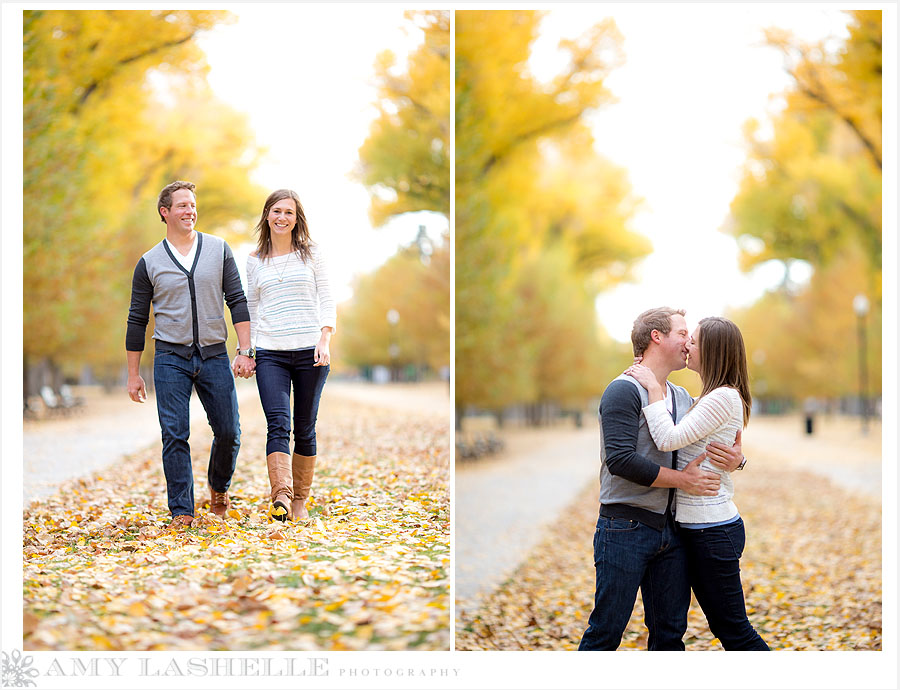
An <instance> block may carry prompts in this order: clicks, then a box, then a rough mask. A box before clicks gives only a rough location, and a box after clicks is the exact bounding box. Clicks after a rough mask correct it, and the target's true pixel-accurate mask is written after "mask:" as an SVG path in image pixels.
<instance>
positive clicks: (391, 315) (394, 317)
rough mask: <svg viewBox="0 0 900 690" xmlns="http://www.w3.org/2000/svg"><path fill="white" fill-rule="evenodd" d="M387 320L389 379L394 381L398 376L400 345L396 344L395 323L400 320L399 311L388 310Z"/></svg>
mask: <svg viewBox="0 0 900 690" xmlns="http://www.w3.org/2000/svg"><path fill="white" fill-rule="evenodd" d="M387 320H388V323H389V324H390V328H391V344H390V347H389V348H388V354H390V356H391V381H396V380H397V379H398V378H399V376H398V372H397V357H398V356H399V355H400V346H399V345H397V323H398V322H399V321H400V312H398V311H397V310H396V309H390V310H388V313H387Z"/></svg>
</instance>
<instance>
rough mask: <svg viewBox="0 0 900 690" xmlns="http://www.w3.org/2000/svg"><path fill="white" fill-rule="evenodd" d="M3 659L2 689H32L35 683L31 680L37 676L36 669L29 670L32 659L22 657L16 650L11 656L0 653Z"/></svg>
mask: <svg viewBox="0 0 900 690" xmlns="http://www.w3.org/2000/svg"><path fill="white" fill-rule="evenodd" d="M0 654H2V659H3V682H2V683H0V685H2V686H3V687H4V688H29V687H34V686H35V682H34V681H33V680H31V679H32V678H34V677H35V676H37V675H39V674H38V670H37V669H36V668H31V661H32V657H30V656H26V657H23V656H22V653H21V652H20V651H19V650H18V649H14V650H13V651H12V656H9V655H7V653H6V652H0Z"/></svg>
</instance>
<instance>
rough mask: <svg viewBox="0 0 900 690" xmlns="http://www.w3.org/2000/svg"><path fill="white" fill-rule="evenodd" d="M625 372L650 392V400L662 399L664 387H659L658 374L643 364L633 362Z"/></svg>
mask: <svg viewBox="0 0 900 690" xmlns="http://www.w3.org/2000/svg"><path fill="white" fill-rule="evenodd" d="M625 374H626V375H627V376H630V377H631V378H633V379H634V380H635V381H637V382H638V383H639V384H641V385H642V386H643V387H644V388H646V389H647V392H648V393H650V402H656V401H657V400H662V397H663V396H662V389H661V388H660V387H659V381H657V380H656V374H654V373H653V372H652V371H651V370H650V369H648V368H647V367H645V366H644V365H643V364H632V365H631V366H630V367H628V368H627V369H626V370H625Z"/></svg>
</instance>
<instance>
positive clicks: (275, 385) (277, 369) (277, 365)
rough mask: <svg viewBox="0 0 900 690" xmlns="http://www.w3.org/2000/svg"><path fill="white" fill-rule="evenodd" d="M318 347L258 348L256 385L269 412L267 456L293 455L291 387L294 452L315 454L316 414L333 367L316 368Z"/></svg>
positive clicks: (264, 409)
mask: <svg viewBox="0 0 900 690" xmlns="http://www.w3.org/2000/svg"><path fill="white" fill-rule="evenodd" d="M315 351H316V349H315V348H314V347H312V348H306V349H303V350H257V351H256V387H257V388H258V389H259V400H260V402H261V403H262V408H263V412H265V413H266V425H267V429H266V455H270V454H272V453H287V454H290V437H291V386H293V388H294V453H296V454H297V455H307V456H312V455H315V454H316V416H317V415H318V413H319V399H320V398H321V397H322V389H323V388H324V387H325V379H326V378H327V377H328V372H329V371H331V367H330V366H324V367H316V366H313V364H314V359H313V358H314V356H315Z"/></svg>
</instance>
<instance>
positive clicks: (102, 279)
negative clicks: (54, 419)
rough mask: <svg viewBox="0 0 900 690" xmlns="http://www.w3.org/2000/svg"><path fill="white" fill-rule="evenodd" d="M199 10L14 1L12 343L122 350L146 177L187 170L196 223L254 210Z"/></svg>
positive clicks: (106, 355)
mask: <svg viewBox="0 0 900 690" xmlns="http://www.w3.org/2000/svg"><path fill="white" fill-rule="evenodd" d="M227 19H228V15H227V13H224V12H220V11H206V10H190V11H188V10H149V11H145V10H141V11H114V10H91V11H70V10H26V11H25V12H24V22H23V23H24V37H23V38H24V43H23V47H24V71H23V87H24V133H25V151H24V170H23V176H24V187H23V197H24V198H23V201H24V218H23V239H24V242H23V244H24V262H23V268H24V275H23V287H24V295H25V305H24V330H25V332H24V354H25V357H26V358H27V359H28V360H30V361H34V360H36V359H39V358H50V359H51V360H54V361H56V362H57V363H59V364H62V365H64V366H67V367H69V368H70V369H74V368H75V367H77V366H78V365H81V364H84V363H90V364H99V365H119V364H121V362H122V359H123V357H122V348H123V343H124V331H125V319H126V315H127V310H128V297H129V294H130V288H131V275H132V270H133V268H134V265H135V263H136V262H137V260H138V258H139V257H140V255H141V254H142V253H143V252H144V251H146V250H147V249H148V248H149V247H150V246H152V244H153V243H155V242H157V241H159V238H160V237H161V236H162V234H163V232H164V227H163V226H162V224H161V223H160V221H159V217H158V215H157V212H156V197H157V194H158V193H159V190H160V189H161V188H162V187H163V186H164V185H165V184H167V183H168V182H171V181H172V180H174V179H189V180H191V181H193V182H195V183H196V184H197V196H198V227H199V228H200V229H201V230H203V231H205V232H214V233H217V234H225V235H226V236H227V235H228V233H229V232H230V231H232V230H233V227H232V224H233V223H234V222H235V221H238V220H242V219H249V218H252V216H253V215H254V214H255V213H256V212H258V206H259V204H260V201H261V199H262V198H263V197H264V190H261V189H259V188H258V187H256V186H255V185H253V184H251V183H250V182H249V181H248V180H249V177H248V176H249V172H250V171H251V170H252V169H253V168H254V167H255V165H256V160H257V158H258V155H259V151H258V150H257V149H256V148H255V146H254V145H253V143H252V136H251V133H250V130H249V128H248V126H247V123H246V121H245V119H244V117H243V116H241V115H239V114H238V113H236V112H234V111H233V110H231V109H230V108H228V107H227V106H225V105H224V104H222V103H220V102H218V101H216V99H215V97H214V96H213V95H212V94H211V93H210V92H209V88H208V85H207V83H206V72H207V65H206V62H205V57H204V56H203V54H202V52H201V51H200V50H199V48H198V47H197V45H196V43H195V41H194V39H195V38H196V36H197V34H198V32H200V31H204V30H208V29H210V28H212V27H213V26H215V25H216V24H217V23H219V22H222V21H226V20H227Z"/></svg>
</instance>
